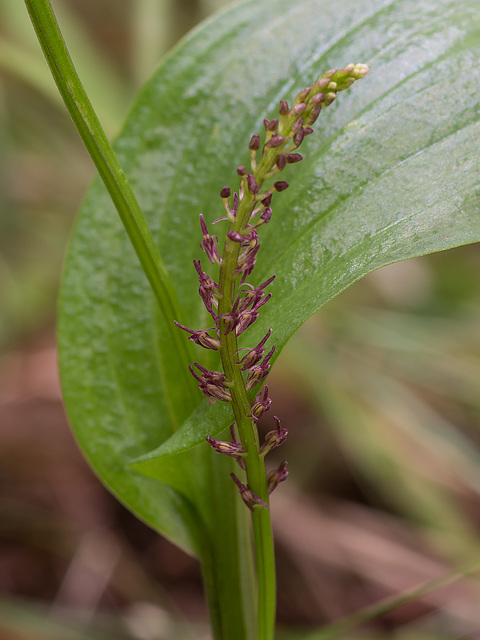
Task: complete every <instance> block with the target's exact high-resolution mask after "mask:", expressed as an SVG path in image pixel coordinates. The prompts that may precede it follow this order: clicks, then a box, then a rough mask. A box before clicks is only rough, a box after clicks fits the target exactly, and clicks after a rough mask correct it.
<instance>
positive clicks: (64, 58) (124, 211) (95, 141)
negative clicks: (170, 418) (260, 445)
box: [25, 0, 196, 399]
mask: <svg viewBox="0 0 480 640" xmlns="http://www.w3.org/2000/svg"><path fill="white" fill-rule="evenodd" d="M25 4H26V6H27V9H28V12H29V14H30V18H31V20H32V23H33V26H34V28H35V31H36V33H37V37H38V40H39V42H40V45H41V47H42V50H43V53H44V55H45V58H46V59H47V62H48V65H49V67H50V71H51V72H52V75H53V78H54V80H55V82H56V84H57V87H58V90H59V92H60V94H61V96H62V98H63V100H64V102H65V105H66V107H67V109H68V112H69V113H70V116H71V118H72V120H73V122H74V124H75V127H76V128H77V131H78V133H79V134H80V137H81V138H82V140H83V143H84V144H85V147H86V149H87V151H88V153H89V154H90V157H91V158H92V160H93V162H94V164H95V166H96V168H97V169H98V172H99V174H100V177H101V178H102V180H103V182H104V184H105V186H106V188H107V190H108V192H109V194H110V196H111V198H112V201H113V203H114V205H115V207H116V209H117V211H118V214H119V216H120V218H121V220H122V222H123V225H124V227H125V230H126V232H127V234H128V236H129V238H130V241H131V243H132V245H133V248H134V249H135V252H136V254H137V256H138V259H139V260H140V264H141V265H142V269H143V271H144V272H145V275H146V277H147V279H148V281H149V283H150V286H151V287H152V290H153V293H154V295H155V297H156V299H157V301H158V304H159V307H160V310H161V312H162V314H163V316H164V319H165V323H166V326H167V330H168V332H169V334H170V338H171V340H172V343H173V344H174V345H175V349H176V350H177V353H178V354H179V358H180V359H181V361H182V362H188V361H189V360H190V359H191V353H190V349H189V345H188V344H187V343H186V342H185V341H184V340H183V338H182V336H180V332H179V331H178V330H177V328H176V327H175V325H174V320H180V319H181V318H182V316H183V314H182V311H181V307H180V303H179V301H178V299H177V296H176V293H175V290H174V288H173V286H172V283H171V281H170V278H169V276H168V273H167V270H166V268H165V265H164V264H163V261H162V258H161V256H160V253H159V251H158V248H157V246H156V244H155V241H154V239H153V236H152V234H151V232H150V229H149V228H148V225H147V222H146V220H145V218H144V216H143V213H142V211H141V209H140V206H139V204H138V202H137V200H136V198H135V195H134V193H133V191H132V188H131V186H130V183H129V182H128V180H127V178H126V176H125V174H124V172H123V170H122V168H121V166H120V163H119V161H118V159H117V157H116V155H115V152H114V151H113V149H112V146H111V145H110V143H109V141H108V139H107V136H106V135H105V132H104V131H103V129H102V126H101V124H100V122H99V120H98V117H97V115H96V113H95V111H94V109H93V107H92V105H91V103H90V100H89V99H88V96H87V94H86V92H85V89H84V88H83V86H82V83H81V81H80V78H79V77H78V74H77V72H76V70H75V67H74V65H73V62H72V60H71V58H70V55H69V53H68V50H67V47H66V44H65V42H64V40H63V37H62V34H61V32H60V28H59V26H58V23H57V20H56V18H55V15H54V13H53V9H52V7H51V4H50V2H49V0H25ZM183 375H184V377H185V380H184V385H185V389H186V390H187V393H189V394H191V395H192V399H193V398H195V395H194V394H196V390H195V384H194V382H193V381H192V379H191V377H190V376H189V374H188V372H187V370H186V369H184V374H183Z"/></svg>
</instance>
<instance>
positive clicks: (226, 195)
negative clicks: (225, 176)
mask: <svg viewBox="0 0 480 640" xmlns="http://www.w3.org/2000/svg"><path fill="white" fill-rule="evenodd" d="M230 193H231V191H230V187H223V189H222V190H221V191H220V197H221V198H229V197H230Z"/></svg>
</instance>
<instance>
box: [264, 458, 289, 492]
mask: <svg viewBox="0 0 480 640" xmlns="http://www.w3.org/2000/svg"><path fill="white" fill-rule="evenodd" d="M287 476H288V469H287V463H286V461H284V462H282V464H281V465H280V466H279V467H278V469H275V470H274V471H270V473H269V474H268V476H267V486H268V493H269V494H271V493H272V491H274V490H275V489H276V488H277V487H278V485H279V484H280V483H281V482H285V480H286V479H287Z"/></svg>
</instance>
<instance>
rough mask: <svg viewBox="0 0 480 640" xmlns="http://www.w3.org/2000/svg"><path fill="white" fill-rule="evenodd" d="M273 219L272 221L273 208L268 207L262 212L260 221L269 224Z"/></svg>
mask: <svg viewBox="0 0 480 640" xmlns="http://www.w3.org/2000/svg"><path fill="white" fill-rule="evenodd" d="M271 219H272V207H267V208H266V209H264V210H263V211H262V214H261V216H260V220H261V221H262V222H263V224H267V222H270V220H271Z"/></svg>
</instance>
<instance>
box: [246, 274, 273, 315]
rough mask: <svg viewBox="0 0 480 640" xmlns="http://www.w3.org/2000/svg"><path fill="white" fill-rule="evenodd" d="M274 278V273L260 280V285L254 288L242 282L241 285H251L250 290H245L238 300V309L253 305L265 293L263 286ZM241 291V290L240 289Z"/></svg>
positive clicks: (266, 285)
mask: <svg viewBox="0 0 480 640" xmlns="http://www.w3.org/2000/svg"><path fill="white" fill-rule="evenodd" d="M274 280H275V275H273V276H271V277H270V278H268V280H265V282H262V284H261V285H260V286H258V287H257V288H254V287H253V285H251V284H248V282H244V283H243V285H242V286H246V287H251V291H245V293H244V296H243V298H242V300H241V302H240V309H241V310H242V311H243V310H244V309H247V308H248V307H249V306H250V305H252V306H253V307H255V306H256V305H257V304H258V303H259V302H260V300H261V299H262V298H263V297H264V295H265V287H268V285H269V284H271V283H272V282H273V281H274ZM242 291H243V290H242Z"/></svg>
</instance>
